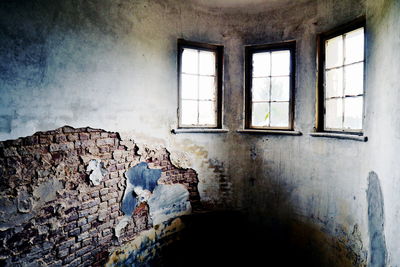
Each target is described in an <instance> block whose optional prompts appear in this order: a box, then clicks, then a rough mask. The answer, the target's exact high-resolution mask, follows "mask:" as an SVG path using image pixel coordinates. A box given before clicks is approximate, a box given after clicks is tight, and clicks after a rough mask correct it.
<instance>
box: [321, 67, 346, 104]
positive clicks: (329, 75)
mask: <svg viewBox="0 0 400 267" xmlns="http://www.w3.org/2000/svg"><path fill="white" fill-rule="evenodd" d="M325 75H326V76H325V97H326V98H328V97H335V96H343V68H339V69H333V70H327V71H326V72H325Z"/></svg>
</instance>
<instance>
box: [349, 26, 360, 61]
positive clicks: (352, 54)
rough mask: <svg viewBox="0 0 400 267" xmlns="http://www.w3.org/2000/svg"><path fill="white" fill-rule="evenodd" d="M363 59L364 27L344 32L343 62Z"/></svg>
mask: <svg viewBox="0 0 400 267" xmlns="http://www.w3.org/2000/svg"><path fill="white" fill-rule="evenodd" d="M363 60H364V28H361V29H357V30H355V31H352V32H349V33H346V35H345V61H346V62H345V64H349V63H353V62H357V61H363Z"/></svg>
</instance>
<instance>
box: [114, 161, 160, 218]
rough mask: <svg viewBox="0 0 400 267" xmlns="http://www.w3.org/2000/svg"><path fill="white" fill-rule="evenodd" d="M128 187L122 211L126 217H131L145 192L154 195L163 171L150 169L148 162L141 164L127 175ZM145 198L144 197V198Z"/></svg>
mask: <svg viewBox="0 0 400 267" xmlns="http://www.w3.org/2000/svg"><path fill="white" fill-rule="evenodd" d="M125 177H126V181H127V186H126V189H125V192H124V198H123V199H122V204H121V210H122V212H123V213H124V214H125V215H128V216H131V215H132V213H133V211H134V210H135V208H136V205H137V197H139V201H142V200H146V199H140V197H141V196H142V195H147V194H146V193H145V192H146V191H148V192H149V193H152V192H153V190H154V188H156V186H157V181H158V179H160V177H161V170H159V169H149V167H148V164H147V163H146V162H141V163H139V164H137V165H136V166H134V167H132V168H130V169H129V170H128V171H127V172H126V174H125ZM142 198H143V197H142Z"/></svg>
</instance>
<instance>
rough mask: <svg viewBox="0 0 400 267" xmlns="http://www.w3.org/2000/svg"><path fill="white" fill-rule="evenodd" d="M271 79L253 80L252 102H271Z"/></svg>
mask: <svg viewBox="0 0 400 267" xmlns="http://www.w3.org/2000/svg"><path fill="white" fill-rule="evenodd" d="M269 80H270V79H269V78H253V84H252V91H251V93H252V100H253V101H269Z"/></svg>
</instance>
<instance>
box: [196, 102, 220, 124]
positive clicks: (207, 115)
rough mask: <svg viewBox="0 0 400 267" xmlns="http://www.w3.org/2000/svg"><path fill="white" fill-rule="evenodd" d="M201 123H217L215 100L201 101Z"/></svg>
mask: <svg viewBox="0 0 400 267" xmlns="http://www.w3.org/2000/svg"><path fill="white" fill-rule="evenodd" d="M199 124H202V125H205V124H207V125H215V124H216V123H215V103H214V101H200V102H199Z"/></svg>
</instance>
